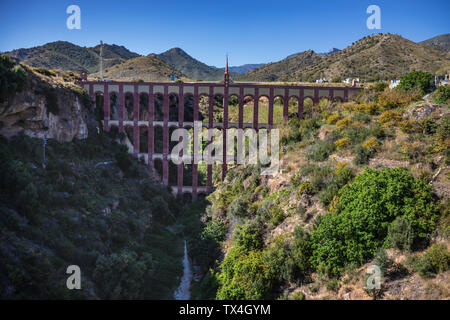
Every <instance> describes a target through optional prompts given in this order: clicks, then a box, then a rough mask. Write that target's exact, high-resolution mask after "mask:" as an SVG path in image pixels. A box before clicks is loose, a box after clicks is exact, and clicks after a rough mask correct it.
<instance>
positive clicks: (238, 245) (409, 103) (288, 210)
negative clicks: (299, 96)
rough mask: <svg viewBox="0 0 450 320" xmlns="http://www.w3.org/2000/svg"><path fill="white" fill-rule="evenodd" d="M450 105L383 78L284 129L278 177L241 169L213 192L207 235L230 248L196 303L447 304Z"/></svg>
mask: <svg viewBox="0 0 450 320" xmlns="http://www.w3.org/2000/svg"><path fill="white" fill-rule="evenodd" d="M430 77H431V75H430ZM442 93H445V94H444V95H443V94H442ZM449 105H450V88H449V87H440V89H438V90H436V91H435V92H434V93H432V94H430V95H428V96H425V97H422V96H421V95H420V94H416V93H414V91H412V92H405V91H402V90H398V89H389V88H386V87H385V86H383V85H381V84H380V83H378V84H377V85H376V86H375V85H374V86H370V88H368V89H366V90H364V91H363V92H362V93H361V94H360V95H359V96H358V97H357V98H356V100H355V101H351V102H347V103H329V102H328V101H322V102H320V103H319V104H318V105H315V106H314V107H313V106H312V105H311V104H310V105H309V106H308V107H307V108H305V114H304V116H305V119H304V120H300V121H299V120H298V119H295V118H292V119H291V120H290V121H289V122H288V123H287V124H284V125H282V126H280V133H281V134H280V141H281V146H282V149H283V154H282V155H281V159H280V165H281V168H280V169H281V170H280V172H279V173H278V174H276V175H272V176H263V175H261V167H260V165H255V166H251V165H242V166H241V165H237V166H234V167H233V168H230V169H229V171H228V172H227V175H226V178H225V179H224V181H222V182H221V183H220V184H218V185H217V188H216V189H215V191H214V192H213V193H212V194H210V195H209V196H208V197H207V200H208V202H207V203H206V204H205V205H206V206H207V208H206V209H205V210H204V211H203V212H204V215H203V217H202V221H206V226H205V227H204V229H203V232H202V238H207V239H211V240H210V242H216V244H217V248H219V249H220V250H221V253H220V254H217V257H220V258H219V261H217V260H215V259H214V258H213V257H212V258H209V257H208V261H210V262H209V265H208V264H206V263H205V264H204V265H202V270H205V271H204V272H205V273H206V276H205V277H204V279H203V280H202V282H201V283H200V285H197V286H196V287H195V288H194V290H193V297H196V298H197V299H208V298H217V299H224V300H228V299H249V300H258V299H295V300H302V299H307V300H313V299H325V300H334V299H342V300H344V299H345V300H353V299H355V300H362V299H388V300H398V299H400V300H421V299H427V300H437V299H448V298H449V291H448V290H447V289H446V288H447V287H448V283H449V276H450V272H449V269H450V251H449V250H448V246H449V240H450V232H449V231H450V229H449V226H450V224H449V223H450V219H449V217H450V216H449V194H450V193H449V192H450V180H449V175H450V168H449V166H448V165H449V164H450V154H449V152H448V146H449V141H450V140H449V138H450V130H449V126H450V109H449ZM369 199H370V200H369ZM208 237H209V238H208ZM192 242H194V241H192ZM196 253H197V252H196ZM195 256H196V257H198V256H197V255H195ZM203 261H204V260H203ZM374 264H375V265H376V266H378V267H379V268H380V270H381V272H382V279H381V281H380V282H381V283H380V287H379V288H378V289H377V290H374V289H371V288H370V286H369V285H368V284H369V283H368V282H367V277H368V275H367V273H370V271H369V270H370V269H369V268H370V266H371V265H374ZM208 270H209V271H208ZM211 278H215V279H216V281H217V282H214V281H212V280H211ZM196 288H197V289H196Z"/></svg>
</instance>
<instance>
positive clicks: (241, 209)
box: [228, 197, 248, 218]
mask: <svg viewBox="0 0 450 320" xmlns="http://www.w3.org/2000/svg"><path fill="white" fill-rule="evenodd" d="M247 208H248V203H247V202H246V201H245V200H243V199H242V198H240V197H237V198H236V199H234V200H233V201H232V202H231V203H230V207H229V209H228V213H229V214H230V216H231V217H234V218H239V217H245V216H246V215H247Z"/></svg>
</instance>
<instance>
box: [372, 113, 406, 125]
mask: <svg viewBox="0 0 450 320" xmlns="http://www.w3.org/2000/svg"><path fill="white" fill-rule="evenodd" d="M400 120H402V115H401V114H400V113H398V112H395V111H392V110H388V111H385V112H383V113H382V114H381V115H380V117H379V118H378V122H379V123H381V124H384V123H393V124H396V123H397V122H399V121H400Z"/></svg>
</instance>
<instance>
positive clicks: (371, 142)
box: [362, 137, 380, 152]
mask: <svg viewBox="0 0 450 320" xmlns="http://www.w3.org/2000/svg"><path fill="white" fill-rule="evenodd" d="M362 147H363V148H364V149H368V150H370V151H372V152H374V151H377V150H378V149H379V148H380V144H379V143H378V140H377V138H375V137H371V138H369V139H367V140H366V141H364V143H363V144H362Z"/></svg>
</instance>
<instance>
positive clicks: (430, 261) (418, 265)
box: [414, 243, 450, 277]
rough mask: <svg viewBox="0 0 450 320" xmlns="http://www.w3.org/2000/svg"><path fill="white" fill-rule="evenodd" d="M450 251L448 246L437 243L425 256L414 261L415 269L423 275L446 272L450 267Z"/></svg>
mask: <svg viewBox="0 0 450 320" xmlns="http://www.w3.org/2000/svg"><path fill="white" fill-rule="evenodd" d="M449 263H450V251H448V249H447V246H446V245H445V244H441V243H435V244H433V245H432V246H431V247H430V248H428V250H427V252H425V254H424V255H423V257H421V258H418V259H416V261H414V270H415V271H417V272H418V273H419V275H420V276H422V277H432V276H434V275H435V274H438V273H441V272H445V271H447V270H448V269H449Z"/></svg>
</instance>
